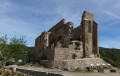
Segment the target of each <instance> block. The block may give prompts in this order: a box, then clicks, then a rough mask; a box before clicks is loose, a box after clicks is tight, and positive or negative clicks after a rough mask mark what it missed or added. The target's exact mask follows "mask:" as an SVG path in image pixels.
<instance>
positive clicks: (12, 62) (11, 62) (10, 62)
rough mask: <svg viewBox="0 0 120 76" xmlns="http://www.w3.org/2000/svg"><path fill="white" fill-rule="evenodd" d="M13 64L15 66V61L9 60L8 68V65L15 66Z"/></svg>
mask: <svg viewBox="0 0 120 76" xmlns="http://www.w3.org/2000/svg"><path fill="white" fill-rule="evenodd" d="M13 64H15V61H14V60H8V61H7V62H6V66H8V65H13Z"/></svg>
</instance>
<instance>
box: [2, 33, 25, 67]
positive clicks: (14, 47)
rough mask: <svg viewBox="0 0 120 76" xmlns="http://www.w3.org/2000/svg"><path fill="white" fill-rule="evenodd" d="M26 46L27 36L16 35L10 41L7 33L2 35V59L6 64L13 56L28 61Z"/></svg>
mask: <svg viewBox="0 0 120 76" xmlns="http://www.w3.org/2000/svg"><path fill="white" fill-rule="evenodd" d="M25 48H26V40H25V36H21V37H19V38H17V37H16V36H15V37H13V38H11V39H10V42H9V43H8V38H7V35H5V36H2V37H0V52H1V54H0V57H1V58H0V59H1V60H2V62H3V64H4V65H5V63H6V61H7V60H9V59H11V58H14V59H16V60H18V59H22V60H23V61H26V56H27V55H26V54H25ZM4 65H3V66H4Z"/></svg>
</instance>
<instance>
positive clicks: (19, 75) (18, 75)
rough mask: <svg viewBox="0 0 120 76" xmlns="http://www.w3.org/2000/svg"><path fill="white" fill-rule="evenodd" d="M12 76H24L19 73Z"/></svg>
mask: <svg viewBox="0 0 120 76" xmlns="http://www.w3.org/2000/svg"><path fill="white" fill-rule="evenodd" d="M14 76H24V74H22V73H19V74H17V75H14Z"/></svg>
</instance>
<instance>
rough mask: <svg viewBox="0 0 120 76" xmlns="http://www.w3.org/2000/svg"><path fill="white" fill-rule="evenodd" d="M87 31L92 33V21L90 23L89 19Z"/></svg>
mask: <svg viewBox="0 0 120 76" xmlns="http://www.w3.org/2000/svg"><path fill="white" fill-rule="evenodd" d="M89 33H92V23H91V21H90V22H89Z"/></svg>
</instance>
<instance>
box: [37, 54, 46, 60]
mask: <svg viewBox="0 0 120 76" xmlns="http://www.w3.org/2000/svg"><path fill="white" fill-rule="evenodd" d="M38 59H39V60H47V58H46V57H45V56H44V55H43V53H39V56H38Z"/></svg>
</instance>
